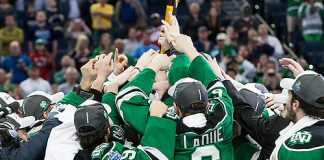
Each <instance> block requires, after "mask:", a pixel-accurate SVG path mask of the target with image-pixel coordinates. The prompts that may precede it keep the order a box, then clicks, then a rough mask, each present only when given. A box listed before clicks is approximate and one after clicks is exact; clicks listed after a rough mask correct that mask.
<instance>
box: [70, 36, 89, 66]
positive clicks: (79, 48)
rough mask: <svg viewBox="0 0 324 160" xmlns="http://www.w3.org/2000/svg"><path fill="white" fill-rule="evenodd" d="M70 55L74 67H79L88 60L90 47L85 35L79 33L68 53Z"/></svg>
mask: <svg viewBox="0 0 324 160" xmlns="http://www.w3.org/2000/svg"><path fill="white" fill-rule="evenodd" d="M70 56H71V57H72V58H73V59H74V60H75V66H76V68H78V69H80V68H81V67H82V66H83V65H84V64H86V63H87V62H88V60H89V56H90V49H89V39H88V37H87V36H86V35H80V36H79V37H78V40H77V43H76V45H75V47H74V50H73V51H72V52H71V53H70Z"/></svg>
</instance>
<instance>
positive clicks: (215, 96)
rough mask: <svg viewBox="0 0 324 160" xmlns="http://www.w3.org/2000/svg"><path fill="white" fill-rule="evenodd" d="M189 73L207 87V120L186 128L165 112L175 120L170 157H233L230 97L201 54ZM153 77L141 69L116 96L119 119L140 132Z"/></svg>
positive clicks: (153, 74) (142, 128)
mask: <svg viewBox="0 0 324 160" xmlns="http://www.w3.org/2000/svg"><path fill="white" fill-rule="evenodd" d="M189 76H190V77H191V78H194V79H196V80H199V81H201V82H202V84H204V85H205V86H206V88H207V90H208V96H209V106H208V113H207V115H206V119H207V123H206V126H205V127H203V128H190V127H188V126H187V125H185V124H184V123H182V119H179V118H177V116H176V115H174V114H172V113H169V114H167V117H169V118H170V117H173V119H174V120H175V121H176V122H177V135H176V150H175V157H174V159H176V160H182V159H186V160H187V159H204V158H206V159H208V158H210V159H226V160H230V159H233V157H234V155H233V147H232V127H233V104H232V100H231V98H230V97H229V96H228V94H227V91H226V89H225V87H224V86H223V84H222V83H221V82H220V81H219V79H218V77H217V76H216V74H215V73H214V72H213V70H212V69H211V68H210V66H209V64H208V62H207V61H206V60H205V59H204V58H203V57H202V56H198V57H197V58H195V59H194V60H193V61H192V63H191V64H190V67H189ZM154 78H155V72H154V71H152V70H151V69H148V68H146V69H143V70H142V72H140V73H139V74H138V75H137V76H136V77H135V78H134V79H133V80H132V81H131V82H129V83H128V84H127V85H126V86H125V87H124V88H123V89H122V90H121V91H120V92H119V93H118V94H117V96H116V105H117V108H118V110H119V112H120V115H121V116H122V118H123V120H124V121H125V123H127V124H128V125H130V126H132V127H133V128H134V129H135V130H136V131H138V132H139V133H140V134H141V135H143V134H144V129H145V127H146V124H147V120H148V117H149V105H150V102H151V101H150V100H149V98H148V95H149V93H151V91H152V86H153V83H154ZM172 115H173V116H172Z"/></svg>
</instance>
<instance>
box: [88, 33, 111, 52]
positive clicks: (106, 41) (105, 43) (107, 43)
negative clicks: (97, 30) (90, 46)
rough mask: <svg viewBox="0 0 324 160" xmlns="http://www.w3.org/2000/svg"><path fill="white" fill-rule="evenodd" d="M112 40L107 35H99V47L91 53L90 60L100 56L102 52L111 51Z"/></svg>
mask: <svg viewBox="0 0 324 160" xmlns="http://www.w3.org/2000/svg"><path fill="white" fill-rule="evenodd" d="M112 50H113V48H112V39H111V36H110V34H109V33H104V34H102V35H101V38H100V44H99V46H98V47H97V48H96V49H95V50H94V51H93V52H92V54H91V56H90V58H94V57H96V56H97V55H100V54H102V52H103V51H108V52H110V51H112Z"/></svg>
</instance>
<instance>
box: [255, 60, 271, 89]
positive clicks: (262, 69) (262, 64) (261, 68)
mask: <svg viewBox="0 0 324 160" xmlns="http://www.w3.org/2000/svg"><path fill="white" fill-rule="evenodd" d="M268 62H269V56H268V55H267V54H261V55H260V57H259V60H258V62H257V64H256V66H257V72H258V76H257V78H259V77H262V76H263V74H264V73H266V72H267V64H268ZM260 83H262V81H261V82H260Z"/></svg>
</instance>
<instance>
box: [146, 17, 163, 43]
mask: <svg viewBox="0 0 324 160" xmlns="http://www.w3.org/2000/svg"><path fill="white" fill-rule="evenodd" d="M161 24H162V23H161V16H160V14H158V13H153V14H152V15H151V27H150V29H149V30H148V32H149V33H150V34H151V36H150V37H151V43H152V44H154V45H156V46H157V47H159V46H160V45H159V43H158V40H159V37H160V32H161Z"/></svg>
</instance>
